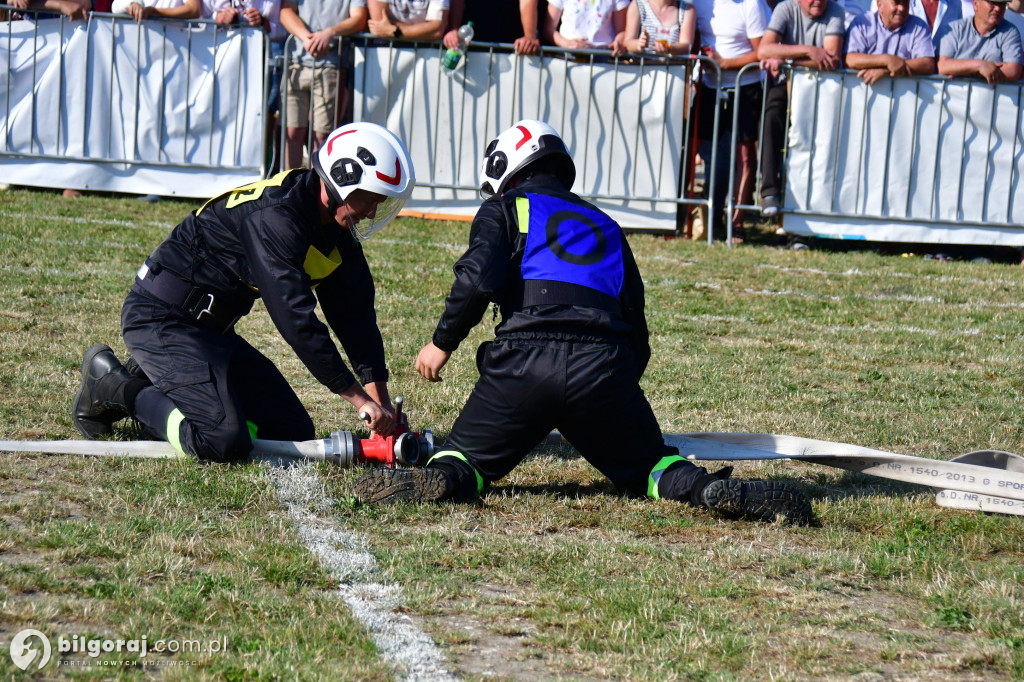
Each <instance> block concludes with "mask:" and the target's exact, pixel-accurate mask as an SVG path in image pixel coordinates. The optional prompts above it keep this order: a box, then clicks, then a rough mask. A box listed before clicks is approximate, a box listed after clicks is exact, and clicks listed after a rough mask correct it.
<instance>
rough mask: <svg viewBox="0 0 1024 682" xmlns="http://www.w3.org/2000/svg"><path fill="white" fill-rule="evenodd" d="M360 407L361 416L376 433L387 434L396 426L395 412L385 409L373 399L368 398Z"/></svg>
mask: <svg viewBox="0 0 1024 682" xmlns="http://www.w3.org/2000/svg"><path fill="white" fill-rule="evenodd" d="M358 409H359V417H360V418H361V419H363V420H365V421H366V425H367V426H369V427H370V430H371V431H373V432H374V433H379V434H380V435H382V436H386V435H388V434H390V433H391V430H392V429H393V428H394V427H395V413H394V412H392V411H390V410H386V409H384V408H383V407H381V406H380V405H378V404H377V403H375V402H374V401H372V400H367V401H366V402H365V403H363V404H362V405H361V406H360V407H359V408H358ZM364 415H365V416H364Z"/></svg>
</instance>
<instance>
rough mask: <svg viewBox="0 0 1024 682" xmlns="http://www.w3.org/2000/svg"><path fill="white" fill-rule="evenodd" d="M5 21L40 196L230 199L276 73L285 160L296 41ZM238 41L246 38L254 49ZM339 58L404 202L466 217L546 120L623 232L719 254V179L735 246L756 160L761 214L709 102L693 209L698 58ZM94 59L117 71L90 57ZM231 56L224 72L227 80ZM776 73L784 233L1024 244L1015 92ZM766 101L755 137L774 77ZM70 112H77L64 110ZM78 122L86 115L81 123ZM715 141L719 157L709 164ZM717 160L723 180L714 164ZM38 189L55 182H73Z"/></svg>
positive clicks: (106, 20) (418, 44)
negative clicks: (692, 221)
mask: <svg viewBox="0 0 1024 682" xmlns="http://www.w3.org/2000/svg"><path fill="white" fill-rule="evenodd" d="M17 16H22V17H29V18H31V21H26V20H21V19H18V18H16V17H17ZM51 17H54V18H51ZM0 20H2V21H3V22H4V25H5V28H6V30H5V31H3V32H2V33H0V49H5V51H6V60H5V61H6V65H7V69H6V71H5V74H4V76H3V78H2V79H0V87H2V88H3V91H4V92H3V93H2V96H0V105H2V106H3V110H2V111H0V115H2V116H3V122H2V125H0V131H2V133H3V144H2V145H0V158H3V159H5V166H7V168H5V170H9V171H10V176H11V178H10V179H9V180H8V181H10V182H14V183H15V184H33V182H32V181H31V180H26V179H24V178H23V177H22V175H21V174H22V173H27V174H28V175H29V176H32V175H33V171H32V169H31V164H32V163H35V162H38V163H39V164H44V165H45V164H51V166H52V165H53V164H58V165H57V166H52V167H57V168H60V167H62V166H61V164H72V165H73V164H79V165H81V167H82V168H88V167H89V165H90V164H94V165H93V170H96V169H97V168H100V167H102V166H110V167H112V170H113V167H116V168H117V170H116V172H115V173H114V175H118V176H120V177H119V179H118V182H113V181H111V183H110V184H111V186H110V187H98V188H100V189H104V188H107V189H112V190H113V191H124V189H123V188H124V187H130V188H131V189H130V190H128V191H139V192H140V193H142V192H146V191H156V190H155V189H150V188H149V187H145V181H142V180H140V181H138V182H135V181H134V180H133V176H134V175H139V174H141V175H145V170H146V169H149V170H151V171H154V170H156V171H159V170H163V171H168V172H171V171H180V172H181V174H182V177H184V176H185V175H195V174H199V175H201V174H203V173H205V176H204V177H206V178H209V177H214V176H213V175H211V174H216V177H223V181H224V182H226V183H230V184H229V185H228V186H235V185H237V184H241V183H240V182H235V181H234V179H233V178H235V177H238V176H239V175H242V176H246V177H248V176H251V175H256V176H257V177H262V176H265V175H266V174H267V159H266V156H267V155H266V147H265V145H266V136H265V135H264V133H263V131H264V130H265V129H266V125H265V123H264V125H259V126H256V127H257V128H258V129H259V135H258V137H257V138H256V139H254V138H253V137H252V135H251V134H249V130H248V128H249V127H250V126H249V124H250V123H251V122H252V121H253V120H254V119H257V118H258V119H259V120H260V121H261V122H266V120H267V102H266V99H265V97H262V93H263V91H264V87H266V86H267V85H268V84H269V78H270V74H271V73H272V70H273V69H274V68H275V67H279V68H280V77H281V79H282V83H281V92H282V106H281V108H280V109H281V135H280V149H281V150H282V153H283V151H284V150H285V149H287V145H288V144H289V139H288V133H287V130H288V123H289V122H288V121H287V106H286V104H285V102H286V100H287V96H288V92H289V89H290V87H291V82H290V81H291V78H290V76H291V74H290V71H291V70H292V69H293V68H294V67H295V66H296V64H294V63H293V62H294V60H295V57H296V56H297V55H299V54H301V53H302V48H301V47H300V46H299V44H298V43H297V42H296V39H295V38H294V37H293V36H289V37H288V39H287V42H286V44H285V50H284V56H283V57H280V58H278V59H277V60H276V61H273V62H272V61H271V59H270V57H269V51H268V50H267V49H266V36H265V35H264V34H263V32H262V31H259V30H258V29H251V30H250V27H247V26H237V25H233V26H231V27H219V28H218V27H217V26H216V24H215V22H212V21H196V20H191V21H187V22H186V21H174V20H147V21H145V22H142V24H136V23H134V22H132V21H129V20H126V19H125V18H124V17H123V16H119V15H111V14H99V13H92V14H90V15H89V20H88V22H87V23H86V22H67V21H66V20H65V18H64V17H63V16H60V15H59V14H58V15H56V16H54V13H53V12H52V11H47V10H36V9H31V10H18V9H16V8H14V7H11V6H2V5H0ZM132 31H135V34H134V36H133V35H132ZM172 32H173V36H172ZM132 37H134V41H133V40H131V39H132ZM5 39H6V45H4V44H3V42H4V40H5ZM101 39H102V40H103V41H104V44H105V47H101V45H100V41H101ZM251 40H256V41H258V43H248V42H247V41H251ZM240 41H241V42H240ZM132 43H134V45H132ZM257 44H258V46H259V47H260V48H261V49H260V52H259V54H260V59H261V61H260V62H259V63H260V68H259V69H254V68H252V66H251V61H246V60H247V59H250V57H249V56H248V55H250V54H252V53H251V52H250V51H247V50H250V48H251V47H253V46H255V45H257ZM334 49H336V52H335V53H334V54H335V56H336V57H337V59H338V63H339V65H340V67H341V68H340V70H339V72H338V73H339V74H340V78H341V81H342V82H341V83H340V84H339V87H338V91H337V96H336V98H335V101H334V103H333V104H334V106H333V109H334V112H335V122H340V117H341V116H342V115H344V110H345V109H347V108H348V107H347V106H346V103H349V104H352V105H354V108H353V115H354V118H355V119H356V120H373V121H375V122H378V123H383V124H385V125H388V126H389V127H391V128H392V129H393V130H395V132H396V133H399V134H400V136H402V137H404V139H406V140H407V142H408V143H409V144H410V147H411V151H413V153H414V158H415V157H418V158H416V166H417V169H418V173H417V175H418V183H417V192H418V194H414V201H419V202H420V203H421V204H423V205H425V206H433V207H436V208H438V209H439V210H438V211H437V212H447V211H448V209H449V208H450V209H451V210H452V211H454V212H462V214H464V215H467V214H469V213H472V212H473V211H475V207H476V205H478V199H477V198H476V190H477V185H478V178H477V177H476V173H477V169H478V167H479V159H480V158H481V157H482V153H483V148H484V146H486V143H487V141H488V140H490V139H491V138H492V137H494V136H495V135H496V134H497V133H498V132H499V131H500V130H501V129H503V128H504V127H507V126H508V125H510V124H511V123H513V122H514V121H515V120H517V119H518V118H522V117H536V118H542V119H546V120H548V121H550V122H552V123H553V124H554V125H555V126H556V127H558V129H559V131H560V132H561V134H562V135H563V137H564V138H565V140H566V142H567V144H568V145H569V147H570V151H571V153H572V154H573V156H574V158H575V160H576V162H577V166H578V174H577V185H576V187H575V189H576V191H577V192H578V193H579V194H580V195H581V196H584V197H586V198H588V199H590V200H592V201H595V202H596V203H598V205H600V206H602V208H605V209H606V210H609V209H610V210H612V211H616V210H617V211H620V214H618V215H615V214H613V215H615V217H616V218H617V219H618V220H619V222H620V223H622V224H623V225H624V226H626V227H627V228H629V227H636V228H646V229H670V230H671V231H673V232H675V231H677V230H678V227H679V218H678V216H679V215H681V214H683V213H684V212H686V213H688V212H689V210H690V209H692V208H694V207H697V208H701V209H705V210H707V215H708V218H707V239H708V242H709V243H711V242H712V241H713V240H714V233H713V226H714V224H715V222H716V219H715V218H716V214H717V213H718V211H719V210H720V207H719V206H716V203H717V201H720V200H721V199H718V200H716V194H721V192H720V190H719V189H718V183H720V182H725V183H726V185H727V191H726V192H725V193H724V194H723V195H722V196H723V197H724V204H723V205H722V207H723V208H724V209H725V226H726V235H725V236H726V240H727V243H729V244H731V242H732V236H733V232H734V228H735V226H734V224H733V213H734V212H737V211H744V212H754V211H760V210H761V209H760V206H759V202H758V201H757V197H758V196H759V195H760V194H761V191H762V187H763V183H764V178H762V177H761V175H760V171H761V167H762V160H763V155H764V154H765V153H766V150H765V149H763V148H762V146H761V145H758V151H757V154H756V161H757V168H758V173H757V175H756V176H755V177H754V181H753V185H754V187H753V191H754V197H755V198H754V200H753V201H752V202H746V201H744V199H743V197H738V196H737V195H736V193H737V189H738V186H739V185H740V184H741V180H742V178H741V177H740V176H739V174H738V173H737V145H736V144H735V142H734V140H732V139H723V137H724V134H722V133H721V130H720V121H719V107H714V111H715V114H714V120H713V121H712V122H711V129H712V135H711V138H712V139H711V140H704V141H701V142H702V143H703V144H704V145H705V146H704V147H703V149H702V150H700V151H702V152H704V153H703V154H702V157H704V158H703V161H704V173H703V185H704V188H703V192H702V195H699V196H698V195H695V192H694V189H693V182H694V177H695V175H696V174H695V164H694V162H693V159H694V158H695V152H696V150H695V149H694V146H693V140H694V138H695V131H696V129H697V121H696V118H697V110H698V109H697V106H696V105H697V101H696V97H697V95H696V94H695V90H694V88H693V78H692V76H693V74H694V73H695V72H696V71H697V70H698V69H701V70H702V69H710V70H712V71H713V72H716V73H718V75H721V74H720V71H719V67H718V65H717V64H716V63H715V62H714V61H713V60H711V59H710V58H707V57H703V56H696V55H695V56H688V57H681V58H671V59H664V58H660V57H652V56H650V55H647V54H640V55H634V54H627V55H624V56H621V57H618V58H612V57H611V55H610V53H609V52H608V51H606V50H563V49H553V48H542V49H541V51H540V53H539V54H538V55H536V56H521V55H516V54H514V51H513V47H512V46H511V45H507V44H494V43H474V44H472V45H471V46H470V52H469V54H468V55H467V56H466V58H465V59H463V62H462V64H461V65H460V68H459V70H458V71H457V72H456V73H455V74H454V75H453V76H452V77H450V78H448V77H445V76H444V75H443V74H442V69H441V66H440V61H441V59H440V58H441V55H442V53H443V47H441V45H440V44H439V43H438V42H435V41H430V42H425V41H415V40H397V41H395V40H380V39H377V38H373V37H372V36H368V35H366V34H362V35H358V36H354V37H350V38H345V39H339V40H338V42H337V45H336V47H335V48H334ZM349 55H352V56H351V58H350V57H349ZM106 59H109V60H110V64H109V66H108V65H106V64H104V63H103V61H104V60H106ZM229 59H231V60H233V59H237V62H235V61H229ZM157 61H159V64H156V63H155V62H157ZM222 61H224V62H225V64H226V65H227V68H229V69H231V71H226V70H218V68H217V67H218V66H219V65H220V64H221V62H222ZM83 65H84V69H83ZM128 65H130V67H129V66H128ZM371 66H372V70H371V69H370V68H369V67H371ZM324 68H327V67H325V66H324V65H323V63H322V62H319V61H317V62H314V63H313V67H312V69H311V72H312V81H311V90H312V91H313V92H312V96H311V102H310V113H309V116H310V121H307V122H305V123H306V135H305V137H306V145H305V146H306V149H307V150H310V149H315V147H316V135H315V133H314V129H313V126H312V125H310V123H311V120H312V116H313V110H314V105H313V101H315V100H316V98H317V97H318V96H320V94H321V93H319V92H317V90H318V89H319V88H320V87H322V86H323V85H322V83H321V81H323V80H324V79H323V78H322V77H321V76H322V75H323V74H321V73H319V70H321V69H324ZM757 68H758V65H757V64H750V65H747V66H745V67H743V68H742V69H740V70H739V71H738V73H737V79H736V83H737V84H738V83H742V82H743V77H744V75H746V74H748V73H749V72H750V71H751V70H753V69H757ZM154 71H155V73H153V72H154ZM182 72H183V74H182ZM786 73H787V74H788V91H787V100H788V106H787V107H786V113H785V118H786V121H785V125H786V130H787V135H786V138H785V149H784V158H783V161H782V168H783V171H784V175H785V178H784V182H783V192H782V197H781V199H782V213H783V214H784V223H783V226H784V227H785V229H786V231H787V232H790V233H792V234H797V235H809V236H823V237H829V238H852V239H875V240H880V241H923V242H929V241H932V242H951V241H952V242H953V243H998V244H1013V245H1022V244H1024V229H1022V225H1024V202H1020V201H1015V198H1016V194H1017V193H1018V192H1019V191H1020V189H1021V187H1020V184H1021V178H1022V177H1024V151H1022V150H1024V144H1022V130H1021V126H1022V121H1024V112H1022V102H1024V86H1022V85H1021V84H1020V83H1009V84H1001V85H998V86H989V85H987V84H985V83H983V82H981V81H977V80H974V81H972V80H971V79H947V78H943V77H934V76H933V77H924V76H917V77H911V78H898V79H883V80H882V81H880V82H879V83H877V84H876V85H874V86H868V85H865V84H863V83H861V82H860V81H859V80H858V79H857V78H856V75H855V72H852V71H850V72H844V71H838V72H820V71H816V70H813V69H806V68H799V67H798V68H789V67H787V69H786ZM150 74H152V75H150ZM26 77H27V78H28V81H29V82H30V83H29V84H26V80H25V79H26ZM19 79H20V80H19ZM104 81H109V82H104ZM181 81H183V83H184V93H182V92H180V90H181V87H182V83H181ZM718 82H720V79H718ZM43 83H45V85H46V87H43V86H42V84H43ZM349 83H352V84H353V85H354V88H353V90H354V91H353V92H352V94H351V97H352V101H351V102H349V101H348V100H347V99H346V97H345V92H346V89H347V86H348V84H349ZM29 85H30V86H29ZM133 86H134V91H131V92H129V90H131V89H132V87H133ZM199 87H208V88H209V91H208V92H204V93H203V94H202V97H200V95H199V94H197V92H196V91H194V88H195V89H198V88H199ZM762 87H763V88H764V94H763V96H762V99H761V117H760V118H761V123H760V126H761V129H762V131H763V129H764V124H765V111H766V107H767V104H768V103H767V96H766V95H767V91H768V84H767V82H766V80H765V79H762ZM169 88H170V89H169ZM231 88H234V91H233V92H232V90H231ZM255 91H258V92H259V96H260V99H259V100H258V106H257V105H256V104H254V102H256V100H255V99H254V98H253V93H254V92H255ZM717 94H718V96H722V95H724V94H726V93H720V92H719V93H717ZM739 95H740V93H739V88H738V87H737V88H736V89H735V90H733V91H731V92H728V93H727V96H729V97H731V98H732V102H733V107H732V112H731V115H732V123H733V126H732V128H733V130H735V129H737V128H738V123H739V114H740V111H739V108H740V105H741V100H740V96H739ZM83 97H84V98H85V106H84V107H81V108H80V109H73V107H74V106H76V105H78V104H79V103H80V102H81V100H82V98H83ZM103 97H106V99H105V100H104V99H102V98H103ZM200 99H202V102H200V101H199V100H200ZM183 103H184V104H185V105H184V106H183ZM125 104H127V106H125ZM246 107H248V109H246V111H248V112H249V113H247V114H245V115H244V116H243V115H241V114H239V115H237V116H234V117H232V116H228V115H225V111H226V110H229V109H236V110H239V111H241V110H242V109H245V108H246ZM72 111H74V112H75V115H76V116H81V125H80V126H76V123H77V121H76V120H75V118H74V116H72V115H71V114H70V113H69V112H72ZM78 111H81V113H80V114H79V113H77V112H78ZM100 122H102V123H101V125H104V126H105V128H106V129H105V130H103V129H101V128H100V127H99V126H98V125H97V123H100ZM929 128H931V129H932V131H934V132H932V131H929ZM919 129H920V130H919ZM154 135H155V141H154ZM229 136H230V139H229ZM257 140H258V141H257ZM724 143H727V144H728V145H729V149H728V154H727V156H726V157H724V158H722V159H719V158H718V157H719V151H720V149H719V147H720V144H724ZM908 143H909V144H908ZM723 149H724V148H723ZM254 150H257V151H258V157H256V155H254V154H253V151H254ZM768 151H769V152H770V153H775V152H774V151H772V150H768ZM197 154H200V155H201V156H199V158H198V159H197V156H196V155H197ZM282 155H283V154H282ZM256 158H258V160H255V159H256ZM726 158H727V159H728V160H727V161H726ZM726 162H727V163H728V164H729V165H728V174H727V175H726V174H725V173H724V169H722V168H720V166H719V163H726ZM26 164H28V165H26ZM925 169H927V170H925ZM35 174H36V175H40V173H39V172H38V171H35ZM5 175H6V173H5ZM719 175H721V177H719ZM726 177H727V178H728V179H727V181H726V180H725V178H726ZM45 179H47V180H51V181H52V182H53V183H61V182H66V181H67V178H66V176H58V177H53V178H45ZM133 183H134V184H133ZM200 184H201V186H202V191H201V193H199V190H198V189H197V190H196V192H197V194H199V196H207V195H208V194H209V192H210V186H209V182H203V183H200ZM58 186H68V187H72V186H73V185H71V184H65V185H58ZM84 188H92V187H91V186H90V187H84ZM171 193H181V194H187V192H186V191H181V192H177V191H174V192H171ZM673 213H675V214H676V215H673Z"/></svg>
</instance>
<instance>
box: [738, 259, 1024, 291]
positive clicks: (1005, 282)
mask: <svg viewBox="0 0 1024 682" xmlns="http://www.w3.org/2000/svg"><path fill="white" fill-rule="evenodd" d="M757 267H759V268H762V269H765V270H778V271H779V272H797V273H803V274H808V275H824V276H826V277H898V278H903V279H926V280H930V281H932V282H955V283H959V284H978V285H982V286H997V285H998V286H1010V287H1020V286H1024V280H1017V279H1004V278H1002V277H999V278H995V279H976V278H972V277H957V276H955V275H923V274H919V273H914V272H895V271H892V270H860V269H858V268H851V269H849V270H843V271H841V272H838V271H828V270H819V269H818V268H801V267H793V266H786V265H770V264H768V263H761V264H760V265H758V266H757Z"/></svg>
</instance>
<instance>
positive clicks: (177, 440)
mask: <svg viewBox="0 0 1024 682" xmlns="http://www.w3.org/2000/svg"><path fill="white" fill-rule="evenodd" d="M183 421H185V415H184V414H182V413H181V410H179V409H178V408H174V409H173V410H171V413H170V414H169V415H167V442H168V443H170V444H171V447H173V448H174V449H175V450H177V451H178V452H180V453H181V454H183V455H184V454H188V453H186V452H185V451H184V450H183V449H182V448H181V423H182V422H183Z"/></svg>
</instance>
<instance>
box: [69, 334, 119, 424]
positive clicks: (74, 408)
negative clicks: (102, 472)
mask: <svg viewBox="0 0 1024 682" xmlns="http://www.w3.org/2000/svg"><path fill="white" fill-rule="evenodd" d="M109 350H111V349H110V346H108V345H107V344H105V343H96V344H93V345H92V346H90V347H89V350H87V351H85V357H84V358H83V359H82V367H81V369H80V371H81V374H82V382H81V383H80V384H79V385H78V391H76V392H75V399H74V400H73V401H72V402H71V422H72V423H73V424H74V425H75V429H77V430H78V432H79V433H80V434H82V435H83V436H85V437H86V438H88V439H89V440H96V439H97V438H98V437H100V436H109V435H110V434H111V433H112V431H113V429H111V424H107V423H106V422H102V421H97V420H95V419H85V418H83V417H76V416H75V415H76V414H78V406H79V405H80V404H81V402H82V397H83V394H84V393H85V377H86V375H87V374H88V373H89V365H91V364H92V359H93V358H94V357H96V356H97V355H99V354H100V353H103V352H105V351H109ZM111 352H113V351H111Z"/></svg>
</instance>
